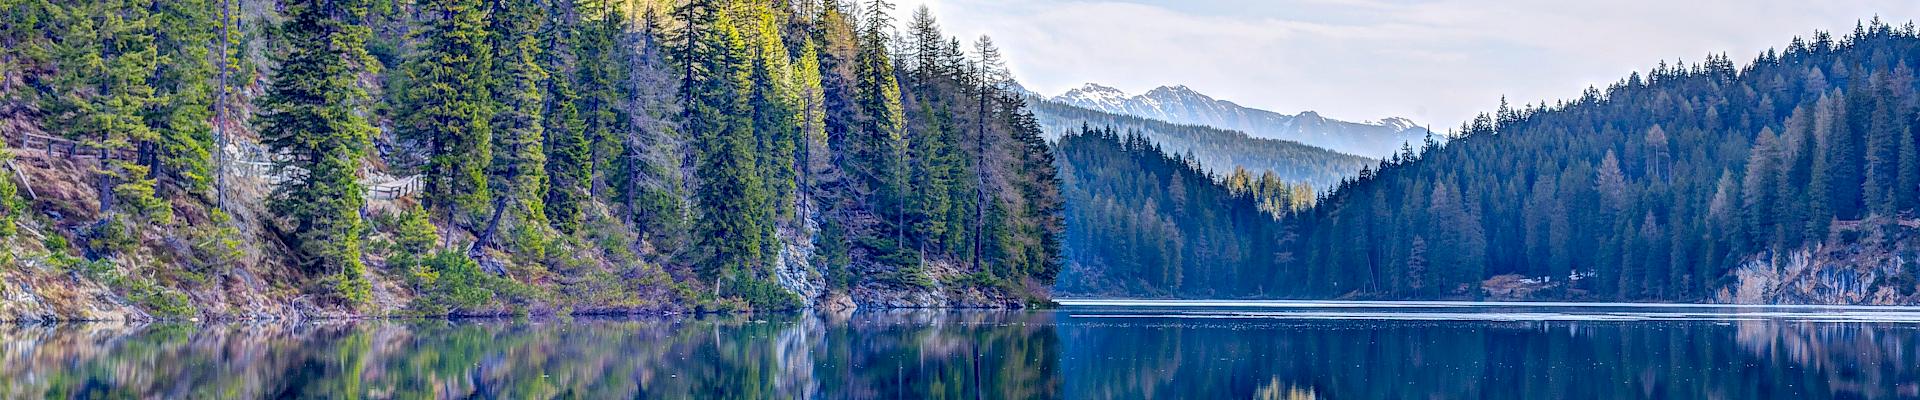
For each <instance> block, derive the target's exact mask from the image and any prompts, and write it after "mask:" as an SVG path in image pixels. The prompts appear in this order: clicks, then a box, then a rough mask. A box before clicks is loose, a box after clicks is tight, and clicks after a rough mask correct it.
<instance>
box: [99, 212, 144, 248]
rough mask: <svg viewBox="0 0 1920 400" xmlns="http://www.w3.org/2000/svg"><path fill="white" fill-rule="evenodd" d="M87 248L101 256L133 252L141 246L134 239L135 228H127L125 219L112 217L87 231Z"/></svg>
mask: <svg viewBox="0 0 1920 400" xmlns="http://www.w3.org/2000/svg"><path fill="white" fill-rule="evenodd" d="M86 238H87V248H88V249H91V250H93V251H95V252H98V253H101V254H119V253H123V252H126V251H129V250H133V246H134V245H137V244H139V242H138V239H136V238H134V232H133V227H131V226H127V221H126V219H125V218H119V217H110V218H107V219H106V220H102V221H101V222H100V223H98V224H95V225H94V226H93V227H92V228H91V229H90V230H88V231H87V235H86Z"/></svg>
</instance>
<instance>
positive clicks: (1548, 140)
mask: <svg viewBox="0 0 1920 400" xmlns="http://www.w3.org/2000/svg"><path fill="white" fill-rule="evenodd" d="M1917 63H1920V32H1916V31H1915V28H1914V26H1913V25H1912V24H1906V25H1904V26H1898V27H1896V26H1891V25H1888V24H1885V23H1882V22H1880V21H1878V20H1877V19H1876V20H1874V21H1872V22H1863V23H1861V24H1860V25H1859V26H1858V27H1857V28H1856V29H1855V30H1854V32H1852V33H1851V34H1847V35H1844V36H1843V37H1835V36H1833V35H1831V34H1829V33H1826V32H1816V33H1814V34H1813V35H1812V36H1811V37H1808V38H1794V39H1793V41H1792V42H1791V43H1790V44H1788V45H1787V46H1786V47H1785V48H1784V49H1780V50H1768V51H1766V52H1765V53H1763V54H1761V55H1759V56H1758V57H1756V58H1755V59H1754V60H1753V61H1752V62H1751V63H1747V64H1745V65H1737V64H1735V63H1734V62H1733V61H1732V60H1731V59H1730V58H1729V57H1727V56H1725V55H1711V56H1708V57H1706V58H1705V59H1704V60H1701V61H1700V62H1698V63H1680V62H1675V63H1672V64H1669V63H1665V62H1662V63H1660V64H1659V65H1658V66H1656V67H1654V68H1653V69H1652V70H1651V71H1649V72H1648V73H1646V74H1644V75H1642V74H1639V73H1635V74H1632V75H1629V76H1627V77H1626V78H1625V79H1622V80H1620V81H1618V82H1616V83H1614V84H1612V85H1610V86H1608V87H1607V88H1605V89H1597V88H1596V89H1589V90H1587V91H1586V93H1583V94H1582V95H1581V96H1580V97H1579V98H1576V99H1572V100H1567V101H1560V102H1556V103H1555V104H1535V105H1524V106H1520V107H1506V106H1502V107H1501V108H1499V109H1498V110H1497V111H1495V112H1494V113H1492V114H1483V115H1481V116H1480V117H1478V118H1475V119H1474V120H1472V121H1470V122H1468V123H1466V124H1465V125H1464V126H1462V127H1461V128H1459V130H1458V131H1456V132H1455V133H1454V135H1456V137H1455V138H1454V139H1453V140H1452V141H1450V142H1448V143H1447V144H1445V145H1442V146H1438V147H1433V148H1429V149H1426V150H1424V151H1419V152H1411V151H1409V152H1407V153H1404V154H1402V155H1401V156H1399V157H1395V158H1393V159H1389V160H1385V161H1383V162H1382V164H1381V166H1380V167H1379V168H1378V169H1377V170H1375V171H1367V172H1363V173H1362V174H1361V175H1360V176H1359V177H1358V178H1356V179H1353V180H1351V181H1348V182H1345V183H1343V184H1341V185H1340V186H1339V187H1336V188H1334V190H1332V191H1331V192H1329V193H1328V194H1326V195H1325V197H1324V198H1322V199H1321V201H1320V203H1319V204H1320V205H1319V206H1318V207H1316V208H1313V209H1311V210H1310V211H1308V212H1306V213H1304V215H1302V216H1301V217H1300V218H1296V219H1290V220H1287V221H1286V222H1285V224H1287V225H1288V229H1289V230H1290V231H1291V232H1293V233H1294V235H1296V237H1298V238H1300V239H1301V240H1299V241H1297V242H1292V243H1291V244H1290V246H1287V248H1286V250H1284V251H1282V253H1283V254H1285V255H1287V256H1286V257H1281V258H1280V260H1284V261H1276V263H1275V267H1276V268H1278V270H1280V271H1283V272H1281V274H1280V275H1281V276H1280V278H1278V279H1279V280H1280V281H1281V282H1315V284H1313V285H1293V286H1285V287H1283V289H1281V290H1280V291H1277V292H1268V293H1262V295H1271V296H1288V297H1329V296H1342V295H1356V296H1364V297H1385V298H1479V297H1483V296H1489V295H1495V296H1497V295H1500V294H1507V291H1508V290H1511V289H1516V287H1514V286H1515V285H1510V284H1513V283H1515V282H1516V279H1515V278H1518V279H1524V280H1526V282H1521V283H1522V285H1518V289H1520V290H1525V291H1535V292H1536V293H1535V294H1534V295H1535V297H1545V298H1568V299H1621V300H1705V301H1743V302H1876V303H1884V302H1898V301H1900V300H1899V299H1901V298H1911V296H1913V295H1914V294H1915V291H1916V290H1917V288H1916V287H1915V284H1914V275H1915V273H1916V272H1920V265H1917V264H1915V263H1914V262H1913V261H1912V260H1913V259H1914V253H1913V251H1914V248H1913V247H1912V246H1911V245H1910V243H1908V242H1910V240H1907V239H1909V238H1911V237H1912V235H1913V233H1914V230H1913V228H1914V227H1916V226H1920V225H1916V224H1915V222H1914V221H1915V220H1914V219H1913V218H1914V213H1915V212H1916V207H1920V186H1916V185H1917V184H1920V153H1916V151H1915V148H1916V146H1920V142H1916V138H1915V131H1914V128H1915V127H1916V122H1920V119H1916V118H1920V113H1917V111H1920V108H1916V104H1920V97H1916V95H1915V90H1916V89H1917V88H1920V87H1916V75H1915V72H1914V69H1913V66H1914V65H1915V64H1917ZM1814 276H1819V277H1817V278H1816V277H1814ZM1795 279H1804V280H1795ZM1796 285H1804V289H1795V288H1793V287H1794V286H1796Z"/></svg>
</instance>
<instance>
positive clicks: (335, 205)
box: [257, 0, 377, 304]
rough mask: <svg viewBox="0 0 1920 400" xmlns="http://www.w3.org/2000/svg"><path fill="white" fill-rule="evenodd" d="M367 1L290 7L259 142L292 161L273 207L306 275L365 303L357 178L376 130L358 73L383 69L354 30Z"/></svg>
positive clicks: (359, 29) (363, 33)
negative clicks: (320, 278) (327, 279)
mask: <svg viewBox="0 0 1920 400" xmlns="http://www.w3.org/2000/svg"><path fill="white" fill-rule="evenodd" d="M368 5H369V4H368V3H367V2H365V1H349V0H304V1H288V2H286V3H285V6H286V15H287V20H286V21H285V22H283V23H282V25H281V27H280V32H282V35H283V36H282V37H281V39H282V40H285V46H284V47H283V48H285V49H287V53H286V54H284V55H281V56H280V67H279V68H278V69H276V70H275V71H274V74H273V79H272V82H273V84H272V85H271V86H270V87H269V88H268V90H267V95H266V98H265V99H263V100H262V101H261V102H260V104H261V114H260V117H259V119H258V120H257V121H258V122H259V124H260V136H261V140H262V141H263V142H264V143H265V144H266V145H267V146H268V147H269V148H270V149H272V150H273V151H274V152H276V153H279V154H282V155H285V156H286V160H287V161H286V162H284V163H282V164H280V165H279V166H278V170H279V173H280V174H283V175H285V176H287V177H288V179H287V180H286V181H284V182H282V183H281V184H280V185H278V186H276V187H275V188H274V193H273V197H272V199H271V202H270V204H269V207H270V208H271V209H272V210H273V211H274V213H275V214H277V215H280V216H282V218H285V220H286V221H287V222H288V223H289V225H290V226H289V227H288V229H286V230H285V232H286V233H287V234H288V235H289V236H291V239H292V240H290V242H292V243H293V244H294V245H295V246H296V248H297V249H298V256H299V257H298V261H299V265H300V266H301V267H302V269H304V270H306V271H308V272H309V273H314V274H328V275H330V276H332V278H330V281H331V282H332V285H333V287H334V290H335V292H336V294H337V295H338V296H340V297H341V298H344V299H345V300H347V301H348V302H350V303H354V304H360V303H364V302H366V301H367V300H368V299H369V296H370V290H371V284H370V283H369V282H368V280H367V276H366V274H367V271H366V266H365V264H363V263H362V261H361V259H360V256H361V244H360V243H361V236H360V235H361V229H362V222H361V220H360V207H361V206H362V204H363V203H364V202H365V198H364V197H363V195H364V192H365V189H364V188H362V187H361V185H360V183H359V181H358V177H359V169H360V163H361V162H362V161H363V159H364V158H365V157H366V152H367V146H368V137H369V135H371V134H372V133H373V131H374V129H373V126H372V125H370V124H368V123H367V121H366V119H365V117H364V116H363V115H364V113H362V112H361V109H360V108H361V107H362V105H363V104H364V103H365V102H366V100H367V99H366V92H365V91H364V90H362V89H361V88H360V87H359V86H358V85H357V83H356V82H357V74H358V73H360V72H362V71H367V70H369V69H372V68H373V67H375V66H376V65H377V64H375V63H374V61H373V59H372V58H371V57H370V56H369V55H368V54H367V52H366V47H365V46H364V45H362V44H363V43H365V40H366V38H367V35H368V34H369V32H368V30H367V28H366V27H365V26H362V25H359V24H357V23H356V21H358V20H359V19H360V18H361V17H364V16H365V15H366V13H367V10H368Z"/></svg>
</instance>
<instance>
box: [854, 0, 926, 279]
mask: <svg viewBox="0 0 1920 400" xmlns="http://www.w3.org/2000/svg"><path fill="white" fill-rule="evenodd" d="M892 7H893V6H892V4H889V3H888V2H887V1H885V0H873V1H871V2H869V3H868V6H867V10H866V15H865V16H864V17H863V18H861V32H860V34H859V41H858V42H859V43H858V46H857V51H858V52H857V54H856V55H855V58H854V69H853V75H854V76H855V77H856V79H857V81H856V82H855V86H854V108H855V110H856V111H857V114H856V115H857V116H858V117H857V120H856V122H855V126H853V127H852V136H853V137H854V139H853V142H852V143H850V144H849V146H847V151H848V153H849V154H848V156H847V157H846V160H847V161H846V162H845V163H844V164H843V168H845V169H846V170H847V171H848V173H849V175H851V178H852V180H853V182H852V184H853V185H854V186H855V188H856V193H859V194H857V195H856V196H858V197H863V198H866V199H869V200H866V201H864V202H863V203H864V204H866V207H865V209H866V211H868V212H871V213H873V214H875V215H877V216H879V217H880V226H879V228H880V229H879V232H875V233H874V234H872V235H867V236H866V237H864V238H861V239H863V240H861V241H862V242H864V243H865V245H866V246H867V247H868V248H870V249H873V250H875V251H876V252H877V253H879V254H885V255H889V256H890V261H891V263H892V264H896V265H900V264H905V263H907V262H908V260H911V258H910V254H909V251H910V250H909V249H907V248H906V246H905V245H906V243H905V241H906V237H905V236H906V233H907V230H908V226H907V223H906V219H907V217H908V215H907V212H906V208H907V199H906V195H907V193H909V192H910V191H911V189H909V188H908V183H907V173H908V171H907V168H906V167H907V165H906V163H904V162H902V161H903V160H904V159H905V154H904V153H905V146H904V144H905V143H904V141H903V137H902V134H903V132H902V131H903V130H904V129H905V128H904V121H903V120H902V114H903V113H902V108H901V104H900V86H899V83H898V81H897V80H895V74H894V68H893V61H892V58H891V55H890V54H888V51H887V45H888V41H889V40H890V39H891V38H890V37H889V35H888V34H887V29H888V27H889V25H890V22H889V18H888V17H887V15H888V14H889V13H890V12H891V10H892Z"/></svg>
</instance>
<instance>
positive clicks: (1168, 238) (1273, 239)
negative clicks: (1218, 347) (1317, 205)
mask: <svg viewBox="0 0 1920 400" xmlns="http://www.w3.org/2000/svg"><path fill="white" fill-rule="evenodd" d="M1056 149H1057V151H1058V153H1059V154H1060V157H1061V160H1060V165H1061V167H1060V170H1061V180H1062V182H1063V187H1064V190H1065V193H1066V198H1067V204H1068V206H1067V212H1066V220H1067V235H1066V252H1067V258H1068V259H1070V260H1072V265H1071V266H1069V267H1068V270H1067V271H1065V272H1063V273H1062V275H1061V277H1060V282H1059V284H1058V285H1057V286H1056V287H1055V290H1056V291H1057V292H1059V293H1061V294H1066V295H1108V296H1178V297H1241V296H1247V295H1249V294H1253V293H1266V292H1271V291H1274V290H1276V289H1277V288H1278V287H1277V286H1276V285H1279V284H1280V281H1277V280H1276V279H1277V276H1276V275H1275V273H1276V272H1278V269H1277V267H1276V262H1277V261H1278V260H1283V259H1284V257H1285V255H1283V254H1280V253H1278V251H1280V250H1281V246H1282V245H1283V244H1284V240H1291V239H1289V238H1287V237H1286V236H1284V232H1283V231H1282V230H1281V224H1280V223H1279V222H1278V220H1277V219H1276V218H1277V217H1276V215H1275V214H1274V213H1270V212H1268V210H1267V208H1268V207H1270V206H1272V205H1278V204H1282V203H1286V204H1287V206H1286V207H1285V209H1286V210H1293V209H1295V208H1304V207H1307V206H1309V205H1310V203H1308V200H1309V199H1311V198H1312V197H1311V195H1310V193H1311V191H1310V189H1307V188H1305V187H1304V186H1288V185H1286V184H1285V183H1283V182H1279V181H1278V180H1271V179H1259V180H1250V179H1248V178H1247V177H1248V175H1247V174H1246V172H1245V170H1240V171H1239V172H1238V173H1236V174H1234V175H1231V176H1229V177H1227V178H1226V181H1228V182H1233V183H1232V184H1231V185H1229V184H1227V183H1223V182H1222V179H1223V178H1222V177H1221V176H1220V175H1217V174H1214V173H1210V172H1208V171H1207V170H1206V169H1204V168H1202V167H1201V165H1200V163H1199V162H1197V161H1195V160H1194V159H1192V158H1190V157H1189V158H1178V157H1174V156H1172V155H1170V154H1167V152H1166V151H1165V149H1164V148H1163V147H1162V145H1160V144H1157V143H1155V141H1154V140H1152V139H1149V138H1147V137H1146V136H1144V135H1142V134H1140V133H1139V132H1128V133H1125V134H1121V133H1118V132H1117V131H1116V130H1114V129H1113V128H1099V129H1095V128H1081V129H1080V130H1079V131H1078V132H1076V133H1070V134H1067V135H1065V136H1062V137H1061V138H1060V139H1059V142H1058V143H1057V144H1056ZM1280 192H1287V193H1286V194H1285V196H1286V198H1287V199H1291V200H1282V199H1281V198H1280V197H1279V196H1280V194H1278V193H1280ZM1268 193H1275V194H1273V195H1268ZM1289 201H1293V202H1292V203H1288V202H1289ZM1282 215H1285V213H1282Z"/></svg>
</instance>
